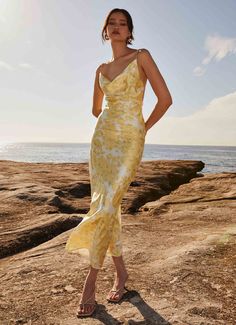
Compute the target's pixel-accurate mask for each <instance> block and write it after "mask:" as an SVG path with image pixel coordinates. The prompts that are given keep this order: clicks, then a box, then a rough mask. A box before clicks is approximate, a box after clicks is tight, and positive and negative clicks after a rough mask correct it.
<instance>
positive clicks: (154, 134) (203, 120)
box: [146, 91, 236, 146]
mask: <svg viewBox="0 0 236 325" xmlns="http://www.w3.org/2000/svg"><path fill="white" fill-rule="evenodd" d="M169 109H170V110H171V107H170V108H169ZM235 125H236V91H235V92H233V93H231V94H228V95H226V96H223V97H219V98H215V99H213V100H212V101H211V102H210V103H209V104H208V105H207V106H206V107H203V108H202V109H200V110H198V111H196V112H195V113H193V114H192V115H189V116H184V117H162V119H161V120H159V121H158V122H157V124H155V125H154V126H153V129H152V128H151V129H150V130H148V133H149V132H150V134H148V133H147V136H146V143H158V144H186V145H222V146H227V145H228V146H229V145H231V146H236V128H235Z"/></svg>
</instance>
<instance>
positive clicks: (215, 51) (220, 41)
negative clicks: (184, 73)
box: [193, 34, 236, 76]
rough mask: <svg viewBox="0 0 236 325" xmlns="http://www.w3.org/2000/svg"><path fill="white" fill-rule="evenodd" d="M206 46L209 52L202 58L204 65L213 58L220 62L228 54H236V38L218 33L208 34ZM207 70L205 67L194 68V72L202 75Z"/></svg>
mask: <svg viewBox="0 0 236 325" xmlns="http://www.w3.org/2000/svg"><path fill="white" fill-rule="evenodd" d="M204 47H205V50H206V51H207V52H208V53H207V56H206V57H205V58H204V59H203V60H202V65H207V64H209V63H210V62H211V61H213V60H214V61H216V62H219V61H221V60H222V59H224V58H225V57H226V56H227V55H230V54H236V38H227V37H221V36H219V35H217V34H216V35H213V36H207V38H206V40H205V45H204ZM205 71H206V69H205V68H203V67H202V66H198V67H196V68H195V69H194V70H193V73H194V75H196V76H202V75H203V74H204V73H205Z"/></svg>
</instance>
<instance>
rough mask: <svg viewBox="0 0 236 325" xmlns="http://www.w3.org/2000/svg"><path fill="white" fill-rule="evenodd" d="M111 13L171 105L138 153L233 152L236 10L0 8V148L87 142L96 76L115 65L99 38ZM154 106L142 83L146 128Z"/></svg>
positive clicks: (206, 6) (186, 2) (206, 5)
mask: <svg viewBox="0 0 236 325" xmlns="http://www.w3.org/2000/svg"><path fill="white" fill-rule="evenodd" d="M117 7H118V8H124V9H126V10H127V11H128V12H129V13H130V14H131V16H132V19H133V24H134V42H133V44H132V45H130V46H129V47H130V48H133V49H140V48H146V49H147V50H148V51H149V52H150V54H151V55H152V57H153V59H154V61H155V62H156V64H157V66H158V69H159V70H160V72H161V74H162V76H163V78H164V79H165V82H166V84H167V86H168V89H169V91H170V93H171V96H172V100H173V103H172V105H171V106H170V107H169V109H168V110H167V112H166V113H165V114H164V116H163V117H162V118H161V119H160V120H159V121H158V122H157V123H156V124H154V125H153V126H152V127H151V128H150V129H149V130H148V132H147V134H146V139H145V143H147V144H148V143H151V144H175V145H225V146H236V127H235V125H236V1H235V0H225V1H222V0H220V1H219V0H214V1H207V0H204V1H203V0H198V1H196V0H148V1H143V0H125V1H122V0H121V1H113V0H109V1H105V0H99V1H95V0H86V1H85V0H84V1H81V0H50V1H47V0H21V1H19V0H0V143H4V142H73V143H90V142H91V138H92V135H93V132H94V129H95V126H96V122H97V118H96V117H95V116H94V115H93V114H92V97H93V86H94V78H95V71H96V69H97V67H98V66H99V65H100V64H101V63H103V62H107V61H109V60H111V58H112V50H111V45H110V42H106V43H103V42H102V39H101V31H102V27H103V24H104V21H105V18H106V16H107V14H108V13H109V12H110V10H112V9H113V8H117ZM157 100H158V98H157V97H156V95H155V93H154V92H153V90H152V87H151V85H150V83H149V82H147V86H146V90H145V97H144V101H143V117H144V120H145V121H146V120H147V119H148V117H149V116H150V114H151V112H152V111H153V109H154V107H155V105H156V103H157ZM104 107H105V98H104V102H103V108H104Z"/></svg>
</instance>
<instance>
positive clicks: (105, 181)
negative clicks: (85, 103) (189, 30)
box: [66, 8, 172, 317]
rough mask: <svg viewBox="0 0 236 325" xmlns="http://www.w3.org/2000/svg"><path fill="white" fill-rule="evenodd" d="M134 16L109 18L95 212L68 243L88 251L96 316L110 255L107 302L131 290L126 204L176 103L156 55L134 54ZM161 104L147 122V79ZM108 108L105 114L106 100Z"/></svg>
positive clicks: (94, 168)
mask: <svg viewBox="0 0 236 325" xmlns="http://www.w3.org/2000/svg"><path fill="white" fill-rule="evenodd" d="M132 32H133V23H132V18H131V16H130V14H129V13H128V12H127V11H126V10H124V9H119V8H115V9H113V10H112V11H111V12H110V13H109V14H108V16H107V18H106V20H105V24H104V27H103V30H102V38H103V40H110V42H111V47H112V52H113V59H112V60H111V61H110V62H108V63H103V64H101V65H100V66H99V67H98V68H97V70H96V77H95V83H94V95H93V109H92V112H93V115H95V116H96V117H99V118H98V121H97V124H96V128H95V131H94V134H93V137H92V142H91V148H90V161H89V172H90V184H91V204H90V210H89V212H88V213H87V214H86V215H81V216H82V217H83V220H82V222H81V223H80V224H79V225H78V226H76V227H75V228H74V229H73V231H72V233H71V235H70V237H69V239H68V241H67V244H66V250H67V251H71V252H72V251H73V252H79V253H82V249H87V250H86V252H88V253H89V259H90V270H89V273H88V275H87V277H86V280H85V283H84V287H83V292H82V296H81V299H80V304H79V309H78V311H77V316H78V317H81V316H90V315H92V313H93V312H94V310H95V308H96V304H97V302H96V300H95V289H96V285H95V284H96V279H97V274H98V271H99V269H101V267H102V265H103V261H104V258H105V256H106V255H109V256H111V257H112V260H113V262H114V264H115V268H116V277H115V281H114V285H113V288H112V289H111V290H110V292H109V294H108V296H107V300H108V301H111V302H119V301H120V300H121V298H122V296H123V294H124V290H125V289H126V287H125V283H126V281H127V279H128V273H127V270H126V267H125V265H124V261H123V257H122V243H121V200H122V198H123V196H124V194H125V193H126V191H127V190H128V187H129V184H130V183H131V181H132V180H133V179H134V176H135V173H136V171H137V168H138V166H139V163H140V161H141V158H142V153H143V148H144V142H145V136H146V132H147V130H148V129H150V128H151V127H152V126H153V125H154V124H155V123H156V122H157V121H158V120H159V119H160V118H161V117H162V116H163V115H164V113H165V112H166V110H167V109H168V107H169V106H170V105H171V104H172V98H171V95H170V92H169V90H168V88H167V86H166V83H165V81H164V79H163V77H162V75H161V73H160V72H159V70H158V68H157V66H156V64H155V62H154V60H153V59H152V56H151V54H150V53H149V51H148V50H146V49H138V50H134V49H131V48H129V47H128V46H127V45H128V44H132V43H131V41H132V40H133V39H134V38H133V34H132ZM147 79H148V80H149V82H150V84H151V86H152V89H153V91H154V92H155V94H156V96H157V98H158V102H157V104H156V106H155V108H154V110H153V112H152V114H151V115H150V117H149V118H148V120H147V121H146V122H144V119H143V115H142V104H143V96H144V91H145V86H146V81H147ZM104 94H105V95H106V98H105V99H106V101H107V104H106V107H105V109H104V110H103V111H102V102H103V96H104Z"/></svg>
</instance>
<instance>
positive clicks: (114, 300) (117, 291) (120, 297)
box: [107, 286, 129, 303]
mask: <svg viewBox="0 0 236 325" xmlns="http://www.w3.org/2000/svg"><path fill="white" fill-rule="evenodd" d="M120 290H126V291H129V289H127V287H126V286H124V288H120V289H117V290H116V289H112V290H110V292H109V293H111V292H115V293H116V294H117V293H119V291H120ZM123 296H124V292H123V293H122V295H121V296H119V297H118V298H116V299H115V298H114V299H111V298H107V301H110V302H116V303H117V302H119V301H121V299H122V298H123Z"/></svg>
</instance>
